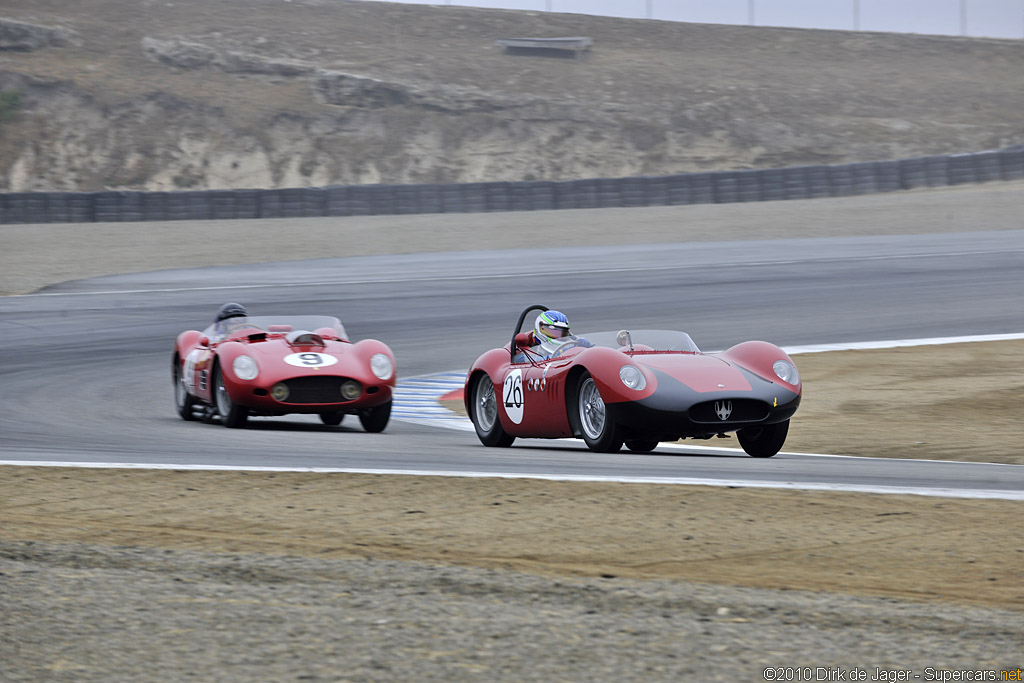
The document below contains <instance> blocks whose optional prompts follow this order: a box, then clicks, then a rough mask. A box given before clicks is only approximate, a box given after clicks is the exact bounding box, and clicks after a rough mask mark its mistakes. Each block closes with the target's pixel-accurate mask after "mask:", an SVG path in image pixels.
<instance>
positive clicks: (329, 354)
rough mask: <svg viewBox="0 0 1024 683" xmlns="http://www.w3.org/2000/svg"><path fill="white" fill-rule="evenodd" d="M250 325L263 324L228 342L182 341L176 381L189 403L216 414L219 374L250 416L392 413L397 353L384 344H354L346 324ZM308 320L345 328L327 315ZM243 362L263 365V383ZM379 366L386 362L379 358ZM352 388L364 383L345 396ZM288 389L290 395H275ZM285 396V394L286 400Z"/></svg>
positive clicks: (175, 360)
mask: <svg viewBox="0 0 1024 683" xmlns="http://www.w3.org/2000/svg"><path fill="white" fill-rule="evenodd" d="M248 320H249V321H252V322H254V323H255V324H253V325H242V326H239V327H238V329H235V330H232V331H231V332H230V333H229V334H226V335H223V336H218V335H216V334H215V333H214V330H213V328H208V329H207V330H204V331H203V332H199V331H197V330H188V331H186V332H182V333H181V334H179V335H178V337H177V340H176V341H175V345H174V353H173V356H172V373H173V379H174V380H175V382H176V383H177V382H179V381H181V384H183V387H182V388H181V389H178V387H177V384H176V390H179V391H181V390H183V391H185V392H186V393H187V397H186V400H187V401H189V402H191V403H196V404H200V403H201V404H203V405H204V406H208V407H209V409H211V410H214V411H216V409H217V407H218V403H217V393H216V392H217V387H216V381H215V379H216V378H217V377H218V374H219V376H220V377H221V378H222V379H221V381H222V383H223V387H224V389H225V390H226V392H227V395H228V397H229V398H230V400H231V402H232V403H234V404H236V405H237V406H241V407H244V408H245V409H246V410H247V411H248V412H247V414H249V415H270V416H276V415H287V414H290V413H306V414H332V413H333V414H339V413H340V414H359V413H361V412H364V411H367V410H369V409H373V408H379V407H381V406H385V405H386V406H388V412H390V403H391V401H392V396H393V392H394V387H395V377H396V372H395V369H396V365H395V358H394V354H393V353H392V352H391V349H390V348H388V346H387V345H386V344H384V343H383V342H380V341H377V340H375V339H365V340H362V341H358V342H355V343H352V342H350V341H349V340H348V339H347V338H346V335H345V332H344V328H343V327H342V326H341V325H340V323H338V324H336V325H324V326H321V327H318V328H316V329H314V330H308V329H295V327H294V326H293V325H290V324H288V323H287V320H288V319H287V318H281V321H282V323H280V324H267V320H268V319H267V318H251V319H248ZM301 320H305V321H311V320H315V321H317V322H323V321H324V320H328V321H329V320H334V322H335V323H337V321H336V319H333V318H326V317H319V316H304V317H302V318H301ZM375 355H383V356H384V357H386V359H387V363H388V364H389V367H390V371H389V372H388V374H387V376H386V377H384V378H381V377H378V376H377V375H376V374H375V373H374V371H373V370H372V369H371V358H373V357H374V356H375ZM240 356H248V357H249V358H251V359H252V360H253V361H254V362H255V366H256V368H257V369H258V374H257V375H256V377H254V378H252V379H244V378H242V377H239V376H238V373H237V372H236V370H235V361H236V359H237V358H239V357H240ZM245 363H246V364H247V365H251V364H249V363H248V361H245ZM378 363H379V364H380V363H382V361H380V359H378ZM378 367H379V366H378ZM218 370H219V372H218ZM351 382H354V383H356V385H358V396H355V397H354V398H352V397H349V396H345V395H343V394H342V393H341V387H342V385H343V384H345V383H351ZM281 385H283V386H285V387H287V388H288V396H287V397H284V398H279V397H275V391H274V389H275V387H280V386H281ZM350 387H351V384H350ZM349 390H350V391H351V392H353V393H354V392H355V390H354V389H351V388H350V389H349ZM280 393H281V390H280V388H278V396H280ZM179 410H181V401H180V400H179ZM183 417H185V415H184V414H183ZM186 419H188V418H186ZM385 422H386V418H385Z"/></svg>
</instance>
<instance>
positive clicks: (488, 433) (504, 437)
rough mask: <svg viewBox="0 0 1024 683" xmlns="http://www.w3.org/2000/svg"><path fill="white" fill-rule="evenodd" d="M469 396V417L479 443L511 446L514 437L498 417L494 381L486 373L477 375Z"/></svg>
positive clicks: (503, 446)
mask: <svg viewBox="0 0 1024 683" xmlns="http://www.w3.org/2000/svg"><path fill="white" fill-rule="evenodd" d="M470 397H471V398H472V402H471V403H470V409H471V411H472V413H471V415H470V418H471V419H472V421H473V427H474V429H476V435H477V437H478V438H479V439H480V443H482V444H483V445H485V446H498V447H501V448H505V447H507V446H511V445H512V442H513V441H515V440H516V438H515V437H514V436H510V435H509V434H507V433H506V432H505V430H504V429H503V428H502V426H501V420H500V419H499V418H498V397H497V395H496V394H495V392H494V382H492V381H491V378H490V377H488V376H487V375H480V376H479V377H477V379H476V381H475V382H474V383H473V389H472V393H471V394H470Z"/></svg>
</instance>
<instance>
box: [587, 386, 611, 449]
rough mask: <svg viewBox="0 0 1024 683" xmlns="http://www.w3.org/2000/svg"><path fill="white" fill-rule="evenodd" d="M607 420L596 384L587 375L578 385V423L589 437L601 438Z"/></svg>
mask: <svg viewBox="0 0 1024 683" xmlns="http://www.w3.org/2000/svg"><path fill="white" fill-rule="evenodd" d="M607 420H608V414H607V411H606V410H605V406H604V401H603V400H602V399H601V394H600V393H599V392H598V391H597V384H596V383H595V382H594V379H593V378H592V377H588V378H587V379H586V380H585V381H584V382H583V385H582V386H581V387H580V424H581V426H582V427H583V433H584V434H586V435H587V436H589V437H590V438H591V439H599V438H601V433H602V432H603V431H604V425H605V422H606V421H607Z"/></svg>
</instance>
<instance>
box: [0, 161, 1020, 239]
mask: <svg viewBox="0 0 1024 683" xmlns="http://www.w3.org/2000/svg"><path fill="white" fill-rule="evenodd" d="M1020 179H1024V145H1017V146H1015V147H1010V148H1007V149H1003V150H998V151H988V152H977V153H974V154H956V155H937V156H927V157H917V158H913V159H900V160H897V161H868V162H862V163H855V164H842V165H838V166H795V167H791V168H778V169H766V170H744V171H714V172H710V173H680V174H677V175H669V176H638V177H632V178H594V179H587V180H564V181H557V182H554V181H537V182H493V183H463V184H457V185H332V186H329V187H296V188H285V189H276V190H208V191H189V192H12V193H7V194H0V223H88V222H105V221H112V222H118V221H168V220H210V219H232V218H301V217H306V216H370V215H385V214H414V213H482V212H488V211H541V210H546V209H599V208H620V207H636V206H670V205H681V204H725V203H731V202H759V201H772V200H783V199H813V198H816V197H845V196H850V195H860V194H872V193H876V192H894V191H896V190H910V189H914V188H920V187H945V186H949V185H960V184H964V183H983V182H989V181H995V180H1020Z"/></svg>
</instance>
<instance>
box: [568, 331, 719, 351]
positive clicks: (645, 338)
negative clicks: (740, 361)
mask: <svg viewBox="0 0 1024 683" xmlns="http://www.w3.org/2000/svg"><path fill="white" fill-rule="evenodd" d="M624 331H625V332H628V333H629V337H630V340H631V341H632V344H633V348H634V349H636V350H637V351H686V352H689V353H699V352H700V349H699V348H697V345H696V344H695V343H694V342H693V339H691V338H690V335H688V334H686V333H685V332H679V331H676V330H624ZM579 336H580V337H583V338H585V339H586V340H587V341H589V342H590V343H591V344H593V345H594V346H606V347H608V348H610V349H621V348H623V347H627V348H628V347H629V341H626V342H625V343H619V338H620V336H622V331H618V332H594V333H584V334H580V335H579Z"/></svg>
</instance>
